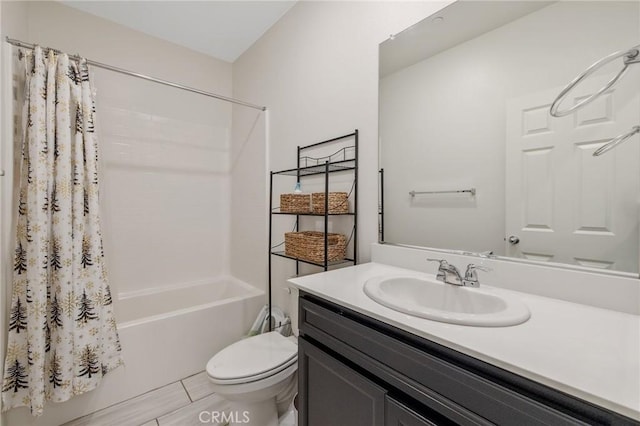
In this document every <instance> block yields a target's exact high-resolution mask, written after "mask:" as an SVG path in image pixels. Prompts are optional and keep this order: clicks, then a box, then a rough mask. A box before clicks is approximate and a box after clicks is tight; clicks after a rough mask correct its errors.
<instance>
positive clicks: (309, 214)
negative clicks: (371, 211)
mask: <svg viewBox="0 0 640 426" xmlns="http://www.w3.org/2000/svg"><path fill="white" fill-rule="evenodd" d="M271 214H279V215H287V216H319V217H324V216H325V214H324V213H287V212H271ZM354 215H355V213H328V214H326V216H354Z"/></svg>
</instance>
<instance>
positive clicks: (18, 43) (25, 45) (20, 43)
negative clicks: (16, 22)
mask: <svg viewBox="0 0 640 426" xmlns="http://www.w3.org/2000/svg"><path fill="white" fill-rule="evenodd" d="M6 42H7V43H9V44H12V45H14V46H17V47H22V48H25V49H30V50H33V49H34V48H35V47H36V45H35V44H31V43H26V42H24V41H20V40H16V39H13V38H9V37H6ZM43 49H47V50H53V51H54V52H58V53H61V51H60V50H57V49H52V48H50V47H43ZM69 57H70V58H72V59H75V60H78V59H81V57H80V56H77V55H69ZM86 61H87V64H89V65H92V66H94V67H98V68H103V69H106V70H109V71H114V72H118V73H120V74H125V75H130V76H132V77H137V78H141V79H143V80H149V81H153V82H154V83H160V84H164V85H165V86H171V87H175V88H176V89H182V90H186V91H188V92H193V93H197V94H199V95H204V96H208V97H210V98H215V99H220V100H221V101H226V102H231V103H234V104H238V105H243V106H246V107H249V108H254V109H259V110H260V111H266V110H267V107H266V106H260V105H255V104H252V103H249V102H245V101H241V100H238V99H233V98H229V97H227V96H222V95H218V94H216V93H211V92H205V91H204V90H200V89H195V88H193V87H189V86H184V85H182V84H178V83H173V82H171V81H167V80H162V79H159V78H155V77H151V76H148V75H145V74H140V73H137V72H133V71H129V70H125V69H123V68H118V67H114V66H112V65H107V64H103V63H101V62H96V61H92V60H90V59H86Z"/></svg>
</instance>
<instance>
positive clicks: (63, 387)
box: [2, 47, 122, 415]
mask: <svg viewBox="0 0 640 426" xmlns="http://www.w3.org/2000/svg"><path fill="white" fill-rule="evenodd" d="M26 62H27V63H26V70H27V71H26V85H25V90H26V96H25V107H24V113H23V114H24V115H25V118H26V120H25V129H24V132H23V140H22V165H21V172H20V197H19V204H18V206H17V208H18V212H17V232H16V241H15V257H14V262H13V292H12V298H11V308H10V312H9V330H8V331H9V338H8V344H7V354H6V359H5V365H4V380H3V383H2V402H3V410H8V409H10V408H12V407H18V406H28V407H29V408H30V409H31V413H32V414H33V415H40V414H42V411H43V408H44V403H45V402H46V401H54V402H62V401H66V400H68V399H69V398H71V397H72V396H74V395H79V394H81V393H84V392H87V391H90V390H92V389H94V388H95V387H96V386H98V384H99V383H100V381H101V380H102V376H103V375H104V374H106V373H107V372H108V371H110V370H112V369H114V368H116V367H117V366H119V365H121V364H122V358H121V348H120V343H119V340H118V334H117V330H116V324H115V319H114V315H113V305H112V298H111V293H110V290H109V285H108V283H107V277H106V273H105V265H104V254H103V252H102V237H101V234H100V220H99V214H98V174H97V140H96V134H95V132H94V130H95V129H94V123H95V121H94V120H95V103H94V97H93V92H92V87H91V84H90V82H89V70H88V67H87V63H86V61H85V60H81V61H74V60H70V59H69V57H68V56H67V55H66V54H56V53H55V52H53V51H49V52H48V54H46V55H45V54H44V52H43V50H42V49H41V48H40V47H36V48H35V49H34V51H33V53H32V54H28V55H27V56H26Z"/></svg>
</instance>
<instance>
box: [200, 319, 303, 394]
mask: <svg viewBox="0 0 640 426" xmlns="http://www.w3.org/2000/svg"><path fill="white" fill-rule="evenodd" d="M297 355H298V345H296V344H295V343H294V342H293V341H292V340H291V339H289V338H286V337H284V336H282V335H281V334H280V333H278V332H276V331H272V332H269V333H264V334H259V335H257V336H252V337H249V338H246V339H243V340H240V341H239V342H236V343H234V344H232V345H230V346H227V347H226V348H224V349H223V350H221V351H220V352H218V353H217V354H216V355H214V356H213V357H212V358H211V359H210V360H209V362H208V363H207V368H206V370H207V375H208V376H209V379H210V380H211V381H212V382H213V383H216V384H221V385H223V384H228V385H233V384H240V383H250V382H255V381H258V380H262V379H264V378H267V377H271V376H273V375H276V374H278V373H279V372H281V371H283V370H285V369H287V368H288V367H290V366H291V365H293V364H295V363H296V362H297Z"/></svg>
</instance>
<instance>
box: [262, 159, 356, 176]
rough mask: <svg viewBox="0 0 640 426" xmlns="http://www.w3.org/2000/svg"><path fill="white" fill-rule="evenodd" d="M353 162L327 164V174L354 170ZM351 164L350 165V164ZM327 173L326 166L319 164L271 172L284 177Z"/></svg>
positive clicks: (344, 161)
mask: <svg viewBox="0 0 640 426" xmlns="http://www.w3.org/2000/svg"><path fill="white" fill-rule="evenodd" d="M354 162H355V160H341V161H334V162H333V163H329V171H328V172H329V173H335V172H345V171H348V170H355V169H356V167H355V165H354ZM350 163H351V164H350ZM326 171H327V165H326V164H319V165H317V166H308V167H300V168H295V169H287V170H279V171H277V172H271V173H272V174H274V175H286V176H301V177H302V176H312V175H320V174H324V173H325V172H326Z"/></svg>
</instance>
